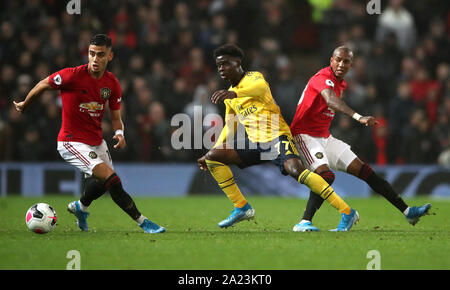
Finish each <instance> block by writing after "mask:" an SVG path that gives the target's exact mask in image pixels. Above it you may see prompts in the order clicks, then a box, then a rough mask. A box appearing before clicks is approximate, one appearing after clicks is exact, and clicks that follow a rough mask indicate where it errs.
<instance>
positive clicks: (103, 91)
mask: <svg viewBox="0 0 450 290" xmlns="http://www.w3.org/2000/svg"><path fill="white" fill-rule="evenodd" d="M100 97H102V99H103V100H107V99H109V97H111V90H110V89H109V88H102V89H101V90H100Z"/></svg>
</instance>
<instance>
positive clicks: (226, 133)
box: [213, 100, 237, 149]
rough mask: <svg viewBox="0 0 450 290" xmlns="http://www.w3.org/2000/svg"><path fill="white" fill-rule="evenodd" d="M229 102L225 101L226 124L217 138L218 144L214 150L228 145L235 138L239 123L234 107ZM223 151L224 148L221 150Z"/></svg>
mask: <svg viewBox="0 0 450 290" xmlns="http://www.w3.org/2000/svg"><path fill="white" fill-rule="evenodd" d="M228 101H229V100H225V101H224V103H225V124H224V126H223V129H222V132H220V135H219V137H218V138H217V141H216V144H214V146H213V148H219V147H221V146H223V145H225V144H226V142H227V140H228V141H230V140H232V139H233V138H234V134H235V133H236V130H237V126H236V125H235V123H236V122H237V121H236V120H237V117H236V114H235V112H234V111H233V109H232V107H231V106H230V104H229V102H228ZM219 149H222V148H219Z"/></svg>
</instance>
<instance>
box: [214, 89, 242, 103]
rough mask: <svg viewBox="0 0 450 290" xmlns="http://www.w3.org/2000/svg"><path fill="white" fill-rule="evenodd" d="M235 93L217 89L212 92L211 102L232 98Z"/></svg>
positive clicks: (220, 101)
mask: <svg viewBox="0 0 450 290" xmlns="http://www.w3.org/2000/svg"><path fill="white" fill-rule="evenodd" d="M236 97H237V95H236V93H235V92H233V91H228V90H219V91H216V92H214V93H213V94H212V96H211V102H212V103H214V104H219V103H222V102H223V101H224V100H225V99H234V98H236Z"/></svg>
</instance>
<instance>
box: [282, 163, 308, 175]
mask: <svg viewBox="0 0 450 290" xmlns="http://www.w3.org/2000/svg"><path fill="white" fill-rule="evenodd" d="M284 169H285V170H286V172H287V173H288V174H289V175H290V176H292V177H294V178H295V179H298V177H299V176H300V174H301V173H302V172H303V171H304V170H305V167H304V166H303V165H302V164H301V163H300V161H299V160H298V159H295V158H292V159H289V160H286V162H284Z"/></svg>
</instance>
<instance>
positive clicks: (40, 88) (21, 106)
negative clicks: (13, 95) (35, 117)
mask: <svg viewBox="0 0 450 290" xmlns="http://www.w3.org/2000/svg"><path fill="white" fill-rule="evenodd" d="M52 89H53V88H52V87H51V86H50V83H49V81H48V77H46V78H45V79H43V80H41V81H40V82H39V83H37V84H36V85H35V86H34V88H32V89H31V91H30V92H29V93H28V95H27V96H26V97H25V100H23V101H22V102H16V101H13V103H14V106H15V107H16V110H17V111H19V112H21V113H23V112H25V111H26V109H27V108H28V106H29V105H30V104H31V103H32V102H33V101H34V100H35V99H36V98H38V97H39V96H40V95H42V93H43V92H44V91H46V90H52Z"/></svg>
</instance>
